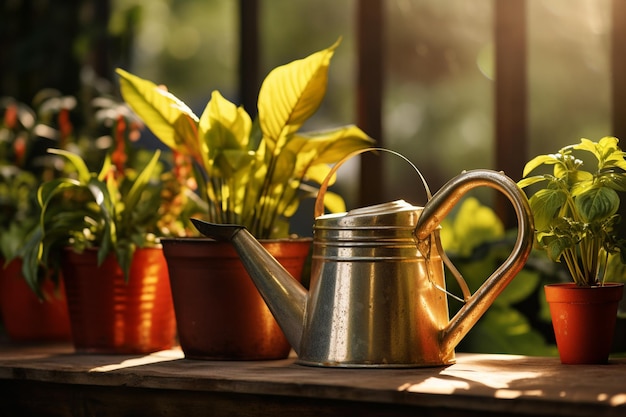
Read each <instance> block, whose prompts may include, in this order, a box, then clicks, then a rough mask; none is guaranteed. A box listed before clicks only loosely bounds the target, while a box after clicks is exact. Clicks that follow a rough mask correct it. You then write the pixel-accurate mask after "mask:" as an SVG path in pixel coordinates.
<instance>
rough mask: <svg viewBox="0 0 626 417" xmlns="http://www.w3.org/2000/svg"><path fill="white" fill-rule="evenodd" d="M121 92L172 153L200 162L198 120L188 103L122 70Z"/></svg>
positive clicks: (120, 71) (119, 72)
mask: <svg viewBox="0 0 626 417" xmlns="http://www.w3.org/2000/svg"><path fill="white" fill-rule="evenodd" d="M116 72H117V74H118V75H119V76H120V91H121V93H122V97H123V98H124V101H125V102H126V103H127V104H128V105H129V106H130V108H131V109H132V110H133V111H134V112H135V113H136V114H137V115H138V116H139V117H140V118H141V120H143V122H144V123H145V124H146V126H148V128H149V129H150V130H151V131H152V133H154V134H155V136H156V137H157V138H159V140H161V142H163V143H164V144H165V145H167V146H168V147H170V148H171V149H174V150H177V151H179V152H182V153H185V154H188V155H191V156H193V157H194V158H198V157H199V155H200V148H199V144H198V140H197V124H198V117H197V116H196V115H195V114H194V113H193V111H191V109H190V108H189V107H187V105H185V103H183V102H182V101H181V100H179V99H178V98H176V96H174V95H173V94H171V93H169V92H167V91H166V90H164V89H163V88H159V87H158V86H157V85H156V84H154V83H153V82H152V81H148V80H144V79H142V78H140V77H137V76H136V75H133V74H130V73H129V72H126V71H124V70H122V69H120V68H118V69H117V70H116Z"/></svg>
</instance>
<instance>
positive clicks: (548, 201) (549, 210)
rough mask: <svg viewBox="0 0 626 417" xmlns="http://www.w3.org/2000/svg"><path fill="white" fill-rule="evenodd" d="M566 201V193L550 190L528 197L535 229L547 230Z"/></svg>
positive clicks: (546, 189)
mask: <svg viewBox="0 0 626 417" xmlns="http://www.w3.org/2000/svg"><path fill="white" fill-rule="evenodd" d="M566 201H567V193H565V192H564V191H562V190H557V189H552V188H544V189H541V190H539V191H537V192H536V193H535V194H534V195H533V196H532V197H530V199H529V200H528V202H529V204H530V209H531V211H532V213H533V217H534V220H535V229H537V230H544V229H547V228H549V226H550V223H551V222H552V220H553V219H554V218H555V217H556V216H557V214H558V213H559V211H560V210H561V208H562V207H563V205H564V204H565V203H566Z"/></svg>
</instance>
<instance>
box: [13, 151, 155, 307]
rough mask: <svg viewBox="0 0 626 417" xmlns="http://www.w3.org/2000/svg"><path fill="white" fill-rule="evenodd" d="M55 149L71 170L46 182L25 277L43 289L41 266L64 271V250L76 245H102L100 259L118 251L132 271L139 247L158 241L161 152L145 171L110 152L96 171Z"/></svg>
mask: <svg viewBox="0 0 626 417" xmlns="http://www.w3.org/2000/svg"><path fill="white" fill-rule="evenodd" d="M49 152H50V153H51V154H54V155H58V156H59V157H61V158H63V159H64V160H65V162H66V163H67V164H68V168H69V171H70V174H68V176H67V177H61V178H56V179H53V180H50V181H46V182H44V183H42V184H41V186H40V187H39V189H38V193H37V198H38V202H39V205H40V207H41V214H40V219H39V223H38V224H37V225H36V227H35V228H34V229H33V231H32V232H31V234H30V235H29V237H28V239H27V241H26V242H25V244H24V246H23V248H22V250H21V251H20V255H21V256H22V257H23V259H24V263H23V270H22V272H23V273H24V277H25V278H26V281H27V282H28V284H29V285H30V286H31V288H33V290H34V291H35V292H36V293H37V294H39V295H41V293H40V289H39V282H40V278H41V276H40V274H39V273H40V266H42V265H43V266H50V267H53V269H58V267H59V258H60V251H61V250H63V249H64V248H66V247H68V246H71V247H73V248H74V250H76V251H78V252H81V251H83V250H84V249H86V248H92V247H95V248H98V262H99V263H101V262H103V261H104V259H105V258H106V257H107V256H108V255H109V254H110V253H115V255H116V257H117V260H118V262H119V264H120V267H121V268H122V270H123V271H124V273H125V274H128V272H129V268H130V263H131V260H132V255H133V253H134V250H135V248H136V247H144V246H150V245H154V244H156V236H157V235H159V230H158V228H157V227H156V224H157V222H158V220H159V213H158V210H155V208H157V207H159V205H160V201H161V189H162V183H161V182H160V181H155V179H156V174H157V173H158V164H159V156H160V151H156V152H155V153H154V154H153V155H152V156H151V158H150V160H149V161H148V162H147V164H145V165H143V161H141V164H142V166H144V167H143V168H142V169H140V170H135V169H133V168H132V167H125V169H123V170H120V169H119V166H118V165H116V164H115V163H114V162H112V159H111V156H107V157H106V159H105V161H104V163H103V165H102V167H101V169H100V171H99V172H97V173H96V172H91V171H90V170H89V168H88V167H87V165H86V164H85V162H84V160H83V159H82V158H81V157H80V156H79V155H76V154H73V153H71V152H68V151H65V150H59V149H50V150H49Z"/></svg>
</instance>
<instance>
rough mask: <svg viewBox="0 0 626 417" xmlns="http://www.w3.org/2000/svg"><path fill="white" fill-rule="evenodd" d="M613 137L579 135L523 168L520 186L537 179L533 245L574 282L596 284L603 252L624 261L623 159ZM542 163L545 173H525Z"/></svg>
mask: <svg viewBox="0 0 626 417" xmlns="http://www.w3.org/2000/svg"><path fill="white" fill-rule="evenodd" d="M624 156H626V153H624V152H623V151H622V150H621V149H620V147H619V146H618V139H617V138H615V137H604V138H602V139H600V140H599V141H598V142H593V141H591V140H589V139H584V138H583V139H581V141H580V143H578V144H574V145H569V146H565V147H564V148H562V149H561V150H559V151H558V152H557V153H555V154H550V155H539V156H537V157H535V158H533V159H532V160H530V161H529V162H528V163H527V164H526V166H525V167H524V173H523V179H522V180H521V181H519V183H518V185H519V186H520V187H521V188H532V187H533V186H537V185H539V184H541V188H538V189H536V191H535V192H534V194H533V195H532V196H531V197H530V199H529V203H530V209H531V212H532V214H533V217H534V222H535V230H536V245H537V246H538V247H539V248H541V249H543V250H545V251H546V253H547V255H548V256H549V257H550V259H552V260H553V261H555V262H563V263H564V264H565V265H566V266H567V268H568V270H569V272H570V274H571V276H572V278H573V280H574V282H575V283H576V284H577V285H579V286H596V285H602V284H603V283H604V281H605V280H606V278H607V277H606V267H607V264H608V260H609V256H611V255H615V256H617V255H619V256H620V257H621V260H622V262H623V263H626V256H625V255H626V246H625V243H624V240H623V239H620V238H619V234H618V230H617V224H618V222H619V220H620V214H619V213H618V210H619V207H620V194H619V192H623V191H625V190H626V174H625V172H626V160H624ZM542 166H549V167H550V168H551V173H544V174H537V175H532V176H530V174H531V173H532V172H534V171H535V170H536V169H539V168H540V167H542Z"/></svg>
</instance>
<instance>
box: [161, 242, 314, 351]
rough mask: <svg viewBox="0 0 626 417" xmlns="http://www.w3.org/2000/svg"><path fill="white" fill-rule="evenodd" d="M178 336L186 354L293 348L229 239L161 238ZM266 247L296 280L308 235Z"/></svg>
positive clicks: (303, 263) (301, 264)
mask: <svg viewBox="0 0 626 417" xmlns="http://www.w3.org/2000/svg"><path fill="white" fill-rule="evenodd" d="M162 244H163V251H164V253H165V258H166V259H167V265H168V268H169V271H170V280H171V286H172V295H173V297H174V308H175V310H176V322H177V325H178V337H179V342H180V345H181V348H182V350H183V352H184V353H185V357H187V358H192V359H214V360H266V359H283V358H286V357H287V356H288V355H289V352H290V350H291V347H290V346H289V343H288V342H287V339H285V336H284V334H283V332H282V331H281V329H280V327H279V326H278V324H277V323H276V321H275V320H274V317H273V316H272V314H271V313H270V311H269V309H268V308H267V305H266V304H265V302H264V301H263V299H262V298H261V296H260V294H259V292H258V291H257V289H256V287H255V286H254V283H253V282H252V279H251V278H250V277H249V275H248V273H247V271H246V270H245V269H244V267H243V264H242V263H241V261H240V260H239V256H238V255H237V253H236V252H235V249H234V248H233V247H232V245H231V244H230V243H228V242H215V241H213V240H212V239H204V238H197V239H196V238H183V239H162ZM263 245H264V246H265V248H266V249H267V250H268V251H270V253H272V254H273V255H274V257H275V258H277V259H278V261H279V262H280V263H281V264H282V265H283V266H284V267H285V268H286V269H287V270H288V271H289V272H290V273H291V275H292V276H293V277H294V278H297V279H300V278H301V276H302V271H303V267H304V265H305V262H306V258H307V255H308V252H309V249H310V246H311V239H295V240H283V241H278V240H277V241H266V242H265V243H264V244H263Z"/></svg>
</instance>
